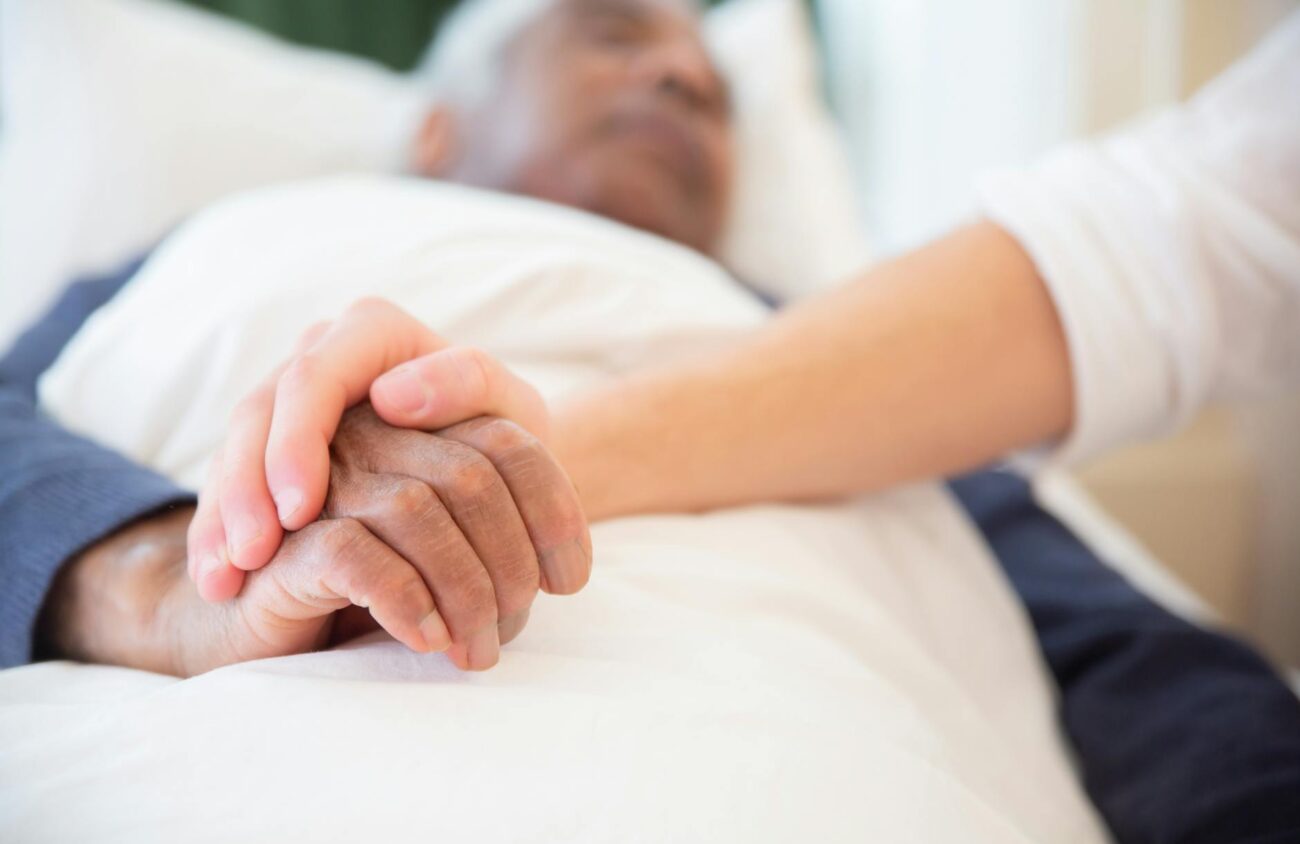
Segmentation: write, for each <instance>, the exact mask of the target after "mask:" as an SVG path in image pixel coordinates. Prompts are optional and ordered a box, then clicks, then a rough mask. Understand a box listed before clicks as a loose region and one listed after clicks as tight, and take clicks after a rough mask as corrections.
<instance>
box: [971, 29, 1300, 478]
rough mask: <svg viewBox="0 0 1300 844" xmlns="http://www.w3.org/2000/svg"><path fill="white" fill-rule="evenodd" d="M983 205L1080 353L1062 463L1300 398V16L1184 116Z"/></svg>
mask: <svg viewBox="0 0 1300 844" xmlns="http://www.w3.org/2000/svg"><path fill="white" fill-rule="evenodd" d="M981 199H982V204H983V207H984V211H985V213H986V214H987V215H988V216H989V217H990V218H991V219H993V220H994V221H995V222H997V223H998V224H1000V225H1001V226H1003V227H1004V228H1006V229H1007V230H1008V231H1010V232H1011V233H1012V234H1013V235H1014V236H1015V237H1016V238H1017V239H1018V240H1019V241H1020V243H1021V244H1022V245H1023V246H1024V247H1025V249H1026V250H1027V251H1028V252H1029V253H1030V255H1031V256H1032V257H1033V259H1034V261H1035V263H1036V265H1037V267H1038V269H1039V272H1040V274H1041V275H1042V277H1043V279H1044V280H1045V281H1046V283H1047V286H1048V287H1049V289H1050V291H1051V295H1052V296H1053V298H1054V300H1055V303H1056V306H1057V309H1058V311H1059V313H1060V317H1061V320H1062V324H1063V326H1064V329H1065V333H1066V337H1067V340H1068V344H1069V350H1070V356H1071V364H1072V367H1073V373H1074V385H1075V408H1076V412H1075V421H1074V427H1073V429H1072V431H1071V433H1070V435H1069V436H1068V437H1067V439H1066V440H1065V441H1064V442H1063V443H1061V444H1060V446H1059V447H1058V449H1057V450H1056V452H1055V454H1054V455H1053V456H1052V458H1053V459H1052V462H1057V461H1067V462H1074V461H1077V460H1080V459H1083V458H1087V457H1090V456H1093V455H1095V454H1097V453H1099V452H1102V451H1104V450H1106V449H1108V448H1111V447H1113V446H1115V445H1118V444H1121V443H1124V442H1127V441H1131V440H1134V439H1137V438H1143V437H1150V436H1153V435H1157V434H1162V433H1165V432H1168V431H1169V430H1171V429H1173V428H1175V427H1177V426H1178V425H1179V424H1181V423H1182V422H1185V421H1186V420H1187V419H1188V417H1189V416H1191V415H1192V414H1193V413H1194V412H1195V411H1196V410H1197V409H1199V408H1200V407H1201V406H1202V405H1203V404H1204V403H1205V402H1206V401H1207V400H1209V399H1218V398H1231V397H1238V396H1245V395H1257V394H1260V393H1269V392H1278V391H1282V390H1285V389H1288V388H1297V387H1300V13H1297V14H1295V15H1292V16H1291V17H1290V18H1289V19H1288V20H1287V21H1285V22H1284V23H1283V24H1282V25H1281V26H1280V27H1279V28H1278V30H1277V31H1275V32H1274V33H1273V34H1272V35H1270V37H1269V38H1268V39H1267V40H1266V41H1265V42H1264V43H1263V44H1261V45H1260V46H1259V47H1258V48H1257V49H1256V50H1255V51H1254V52H1252V53H1251V54H1250V55H1249V56H1247V57H1246V58H1245V59H1243V60H1242V61H1241V62H1239V63H1238V64H1237V65H1236V66H1234V67H1233V68H1231V69H1230V70H1229V71H1227V72H1226V73H1225V74H1224V75H1223V76H1221V77H1219V78H1218V79H1216V80H1215V81H1214V82H1212V83H1210V84H1209V85H1208V86H1207V87H1206V88H1204V89H1203V90H1202V91H1201V92H1199V93H1198V94H1197V95H1196V97H1194V98H1193V99H1192V100H1191V101H1190V102H1188V103H1187V104H1185V105H1184V106H1181V107H1178V108H1175V109H1172V110H1170V111H1168V112H1165V113H1163V114H1161V115H1158V116H1157V117H1155V118H1153V119H1150V120H1147V121H1144V122H1143V123H1141V124H1139V125H1137V126H1134V127H1131V128H1128V129H1126V130H1122V131H1120V132H1118V133H1116V134H1114V135H1111V136H1109V137H1105V138H1102V139H1100V140H1096V141H1092V142H1087V143H1081V144H1076V145H1074V146H1071V147H1068V148H1066V149H1064V150H1062V151H1060V152H1058V153H1055V154H1053V155H1051V156H1049V157H1048V158H1047V159H1046V160H1044V161H1043V162H1041V163H1039V164H1038V165H1036V166H1033V167H1031V168H1029V169H1027V170H1024V171H1019V172H1014V173H1003V174H998V175H995V176H992V177H990V178H988V179H986V180H985V182H984V183H983V184H982V186H981ZM1014 328H1015V327H1014V326H1008V330H1014Z"/></svg>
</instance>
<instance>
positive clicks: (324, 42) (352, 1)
mask: <svg viewBox="0 0 1300 844" xmlns="http://www.w3.org/2000/svg"><path fill="white" fill-rule="evenodd" d="M179 2H183V3H187V4H189V5H191V6H199V7H202V8H204V9H210V10H212V11H215V12H220V13H222V14H225V15H228V16H229V17H232V18H236V19H238V20H241V21H245V22H246V23H250V24H252V25H254V26H256V27H257V28H259V29H262V30H265V31H267V32H270V33H272V34H274V35H278V36H280V37H281V38H284V39H286V40H288V41H293V42H295V43H298V44H304V45H307V46H310V47H325V48H328V49H331V50H341V51H343V52H345V53H352V54H353V55H358V56H365V57H368V58H371V59H376V60H377V61H380V62H382V63H384V64H386V65H388V66H389V67H391V68H393V69H394V70H410V69H411V68H412V67H414V66H415V63H416V61H418V60H419V58H420V56H421V54H422V53H423V52H424V48H425V47H426V46H428V44H429V40H430V39H431V38H432V37H433V33H434V32H435V31H436V30H437V27H438V24H439V23H440V22H441V21H442V19H443V18H444V17H445V16H446V15H447V13H448V12H450V11H451V10H452V9H453V8H455V6H456V5H457V3H458V2H459V0H179ZM718 2H720V0H707V5H710V6H715V5H717V4H718Z"/></svg>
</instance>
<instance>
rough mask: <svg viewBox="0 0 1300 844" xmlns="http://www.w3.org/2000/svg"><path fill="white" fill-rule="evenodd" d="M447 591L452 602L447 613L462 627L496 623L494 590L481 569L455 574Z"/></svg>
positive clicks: (469, 627)
mask: <svg viewBox="0 0 1300 844" xmlns="http://www.w3.org/2000/svg"><path fill="white" fill-rule="evenodd" d="M448 593H449V595H448V596H449V597H450V599H451V604H452V605H451V606H450V607H449V608H448V614H449V615H451V616H453V617H454V618H455V619H456V621H457V623H459V624H460V625H461V626H462V627H464V628H467V629H469V630H478V629H479V628H481V627H483V626H485V625H488V624H495V623H496V620H497V600H496V592H495V591H493V589H492V582H491V581H490V580H488V578H487V575H486V573H485V572H483V570H482V569H479V570H473V569H468V570H467V571H465V572H464V573H461V574H459V575H457V576H456V577H455V578H453V582H452V583H451V584H449V589H448Z"/></svg>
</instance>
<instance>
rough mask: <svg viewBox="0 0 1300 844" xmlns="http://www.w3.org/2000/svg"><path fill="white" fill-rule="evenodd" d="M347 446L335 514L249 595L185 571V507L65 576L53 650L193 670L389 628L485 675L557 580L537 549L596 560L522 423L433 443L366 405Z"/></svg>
mask: <svg viewBox="0 0 1300 844" xmlns="http://www.w3.org/2000/svg"><path fill="white" fill-rule="evenodd" d="M332 452H333V457H332V468H331V476H330V485H329V495H328V499H327V502H326V505H325V512H324V514H323V515H322V518H321V519H320V520H317V521H314V522H313V523H311V524H310V525H308V526H307V527H306V528H304V529H302V530H300V531H298V532H296V533H294V534H292V535H290V536H288V537H286V539H285V540H284V542H283V543H282V544H281V546H280V547H279V549H278V550H277V552H276V554H275V558H274V561H273V565H271V566H269V567H267V568H264V569H263V570H261V571H259V572H255V573H253V574H252V575H250V576H249V578H248V582H247V584H246V585H245V587H244V588H243V590H242V591H241V592H240V594H239V596H238V597H237V598H235V599H233V600H231V601H227V602H224V603H220V604H213V603H208V602H205V601H203V600H202V599H201V598H199V596H198V595H197V594H196V593H195V591H194V589H193V588H192V585H191V583H190V581H189V579H188V578H187V577H186V573H185V566H186V558H187V555H186V548H185V546H186V541H185V535H186V530H187V527H188V524H189V522H190V521H191V519H192V517H193V513H192V511H191V510H189V509H182V510H178V511H173V512H169V513H165V514H162V515H160V516H158V517H155V518H153V519H147V520H144V521H142V522H140V523H138V524H136V525H132V526H130V527H128V528H126V529H125V530H123V531H120V532H119V533H118V534H116V535H114V536H113V537H110V538H109V539H108V540H106V541H104V542H101V543H99V544H98V545H96V546H95V547H94V548H92V549H90V550H89V551H87V552H86V553H85V554H83V555H82V556H81V557H80V558H79V559H78V560H77V561H76V562H75V564H74V565H71V566H69V567H67V568H66V569H65V570H64V572H63V574H62V575H61V578H60V584H59V590H58V594H59V596H60V600H59V601H58V602H56V603H54V604H52V605H50V606H49V607H47V611H46V614H45V618H44V619H43V624H42V626H43V633H44V635H45V636H46V637H47V644H48V645H49V646H50V647H51V649H52V650H54V651H55V652H57V653H59V654H62V655H64V656H68V657H71V658H75V659H81V660H84V661H90V662H106V663H113V664H118V665H126V666H130V667H134V668H141V669H145V670H150V671H157V672H161V673H167V674H176V675H180V676H189V675H192V674H196V673H201V672H203V671H207V670H210V669H212V668H216V667H219V666H221V665H226V664H229V663H232V662H238V661H243V660H248V659H258V658H262V657H269V656H280V655H284V654H292V653H302V652H306V651H310V650H315V649H317V648H320V647H323V646H326V645H328V644H333V643H336V642H338V641H341V640H344V639H346V638H350V637H351V636H355V635H357V634H359V633H362V632H366V631H368V630H372V629H375V628H376V627H377V626H378V627H382V628H383V629H385V630H387V631H388V632H389V633H390V634H391V635H392V636H393V637H394V638H396V639H397V640H398V641H400V642H402V643H404V644H406V645H407V646H408V647H410V648H411V649H412V650H415V651H419V652H432V651H444V650H445V651H447V652H448V655H449V657H450V658H451V660H452V661H453V662H454V663H455V664H456V665H458V666H460V667H461V668H465V669H471V670H482V669H486V668H489V667H491V666H492V665H495V664H496V662H497V659H498V656H499V652H500V645H501V643H502V642H507V641H509V640H510V639H511V638H513V637H514V636H516V635H517V634H518V633H519V632H520V631H521V630H522V629H523V626H524V624H525V622H526V621H527V617H528V610H529V607H530V605H531V604H532V600H533V597H534V596H535V595H536V593H537V589H538V586H539V584H540V582H541V580H542V578H543V576H544V575H543V574H542V569H543V567H544V565H545V564H542V563H539V558H538V557H539V555H538V553H536V552H535V548H537V547H547V548H548V550H547V551H544V552H542V555H543V556H545V555H547V554H550V555H555V554H561V555H563V554H576V555H577V556H578V557H581V558H583V559H585V560H589V559H590V545H589V540H588V539H587V536H586V530H585V526H584V524H583V522H582V518H581V513H580V511H578V510H577V507H576V499H574V498H573V497H572V496H567V497H566V496H563V495H556V494H555V492H556V490H557V489H563V488H567V480H566V479H565V478H564V475H563V473H562V472H561V470H560V469H559V467H558V465H556V464H555V463H554V462H553V461H552V460H551V459H550V457H549V455H547V454H546V453H545V451H544V450H542V449H541V448H540V446H539V444H538V443H537V442H536V441H535V439H534V438H533V437H532V436H531V435H530V434H528V433H527V432H526V431H524V430H523V429H522V428H520V427H519V426H517V425H514V424H513V423H510V422H507V421H505V420H502V419H490V418H478V419H474V420H470V421H467V422H465V423H461V424H459V425H455V426H452V427H450V428H448V429H445V430H443V431H442V432H440V433H439V434H437V435H434V434H425V433H420V432H416V431H404V430H398V429H394V428H392V427H390V426H388V425H386V424H384V423H382V422H381V421H380V420H379V419H378V418H377V417H376V416H375V414H374V413H373V411H372V410H371V409H370V407H369V406H368V405H364V404H363V405H360V406H357V407H354V408H352V409H351V410H349V411H347V412H346V413H345V414H344V416H343V419H342V421H341V423H340V425H339V429H338V433H337V436H336V437H335V440H334V445H333V448H332ZM489 455H491V456H490V457H489ZM538 491H540V492H542V493H543V494H542V495H540V496H538V495H535V494H534V493H535V492H538ZM539 529H540V530H551V531H559V533H556V534H555V535H554V536H552V537H551V538H552V539H553V540H554V543H553V544H550V545H549V546H548V545H547V543H546V541H545V540H538V541H536V542H535V541H534V540H530V538H529V531H530V530H539ZM561 534H565V535H567V534H576V537H577V538H576V539H568V538H564V537H563V536H561ZM484 560H489V561H491V562H484ZM586 576H587V574H586V570H583V571H581V572H578V573H576V574H575V575H574V579H573V580H570V581H567V582H566V583H565V584H564V585H563V588H564V589H569V590H576V589H578V588H580V587H581V586H582V585H583V583H584V582H585V580H586ZM363 610H368V614H367V613H366V612H364V611H363Z"/></svg>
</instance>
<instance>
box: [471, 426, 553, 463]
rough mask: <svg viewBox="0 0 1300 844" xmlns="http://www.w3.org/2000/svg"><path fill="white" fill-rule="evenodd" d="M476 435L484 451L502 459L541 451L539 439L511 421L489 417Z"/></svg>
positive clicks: (479, 427)
mask: <svg viewBox="0 0 1300 844" xmlns="http://www.w3.org/2000/svg"><path fill="white" fill-rule="evenodd" d="M476 433H477V436H478V438H479V441H480V442H481V444H482V450H483V451H486V452H489V453H492V454H496V455H499V456H501V457H502V458H507V457H510V456H513V455H518V454H531V453H533V452H540V451H541V443H539V442H538V441H537V438H536V437H534V436H533V435H532V434H530V433H528V431H526V430H524V428H523V426H521V425H518V424H516V423H514V422H511V421H510V420H509V419H502V418H500V417H497V416H492V417H488V418H486V419H484V420H483V421H482V422H480V423H479V425H478V431H477V432H476Z"/></svg>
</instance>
